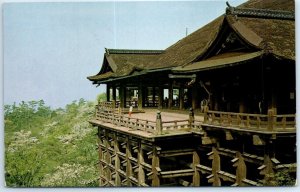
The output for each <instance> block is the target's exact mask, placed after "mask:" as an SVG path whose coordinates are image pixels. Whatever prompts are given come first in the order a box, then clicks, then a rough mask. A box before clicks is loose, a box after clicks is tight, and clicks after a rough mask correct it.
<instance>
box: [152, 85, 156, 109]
mask: <svg viewBox="0 0 300 192" xmlns="http://www.w3.org/2000/svg"><path fill="white" fill-rule="evenodd" d="M155 95H156V90H155V87H152V106H153V107H155Z"/></svg>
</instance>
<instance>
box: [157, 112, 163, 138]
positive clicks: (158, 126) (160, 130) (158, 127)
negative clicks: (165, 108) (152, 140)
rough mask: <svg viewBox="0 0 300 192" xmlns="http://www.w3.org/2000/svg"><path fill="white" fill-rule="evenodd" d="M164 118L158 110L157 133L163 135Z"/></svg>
mask: <svg viewBox="0 0 300 192" xmlns="http://www.w3.org/2000/svg"><path fill="white" fill-rule="evenodd" d="M162 129H163V127H162V120H161V114H160V111H157V113H156V134H157V135H161V134H162Z"/></svg>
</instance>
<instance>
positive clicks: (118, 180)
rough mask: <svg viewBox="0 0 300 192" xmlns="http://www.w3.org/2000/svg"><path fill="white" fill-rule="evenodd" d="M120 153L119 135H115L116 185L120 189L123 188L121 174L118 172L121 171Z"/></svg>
mask: <svg viewBox="0 0 300 192" xmlns="http://www.w3.org/2000/svg"><path fill="white" fill-rule="evenodd" d="M119 151H120V149H119V142H118V137H117V133H116V132H115V133H114V155H115V174H116V178H115V185H116V187H120V186H121V178H120V174H119V172H118V170H119V169H120V164H121V161H120V157H119V154H118V152H119Z"/></svg>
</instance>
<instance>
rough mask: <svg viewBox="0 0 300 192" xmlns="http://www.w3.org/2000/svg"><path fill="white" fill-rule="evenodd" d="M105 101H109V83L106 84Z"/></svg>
mask: <svg viewBox="0 0 300 192" xmlns="http://www.w3.org/2000/svg"><path fill="white" fill-rule="evenodd" d="M106 101H110V85H109V84H106Z"/></svg>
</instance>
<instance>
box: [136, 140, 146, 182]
mask: <svg viewBox="0 0 300 192" xmlns="http://www.w3.org/2000/svg"><path fill="white" fill-rule="evenodd" d="M143 163H144V152H143V149H142V144H141V142H139V143H138V169H139V171H138V186H142V184H144V183H145V171H144V168H143V166H142V164H143Z"/></svg>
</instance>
